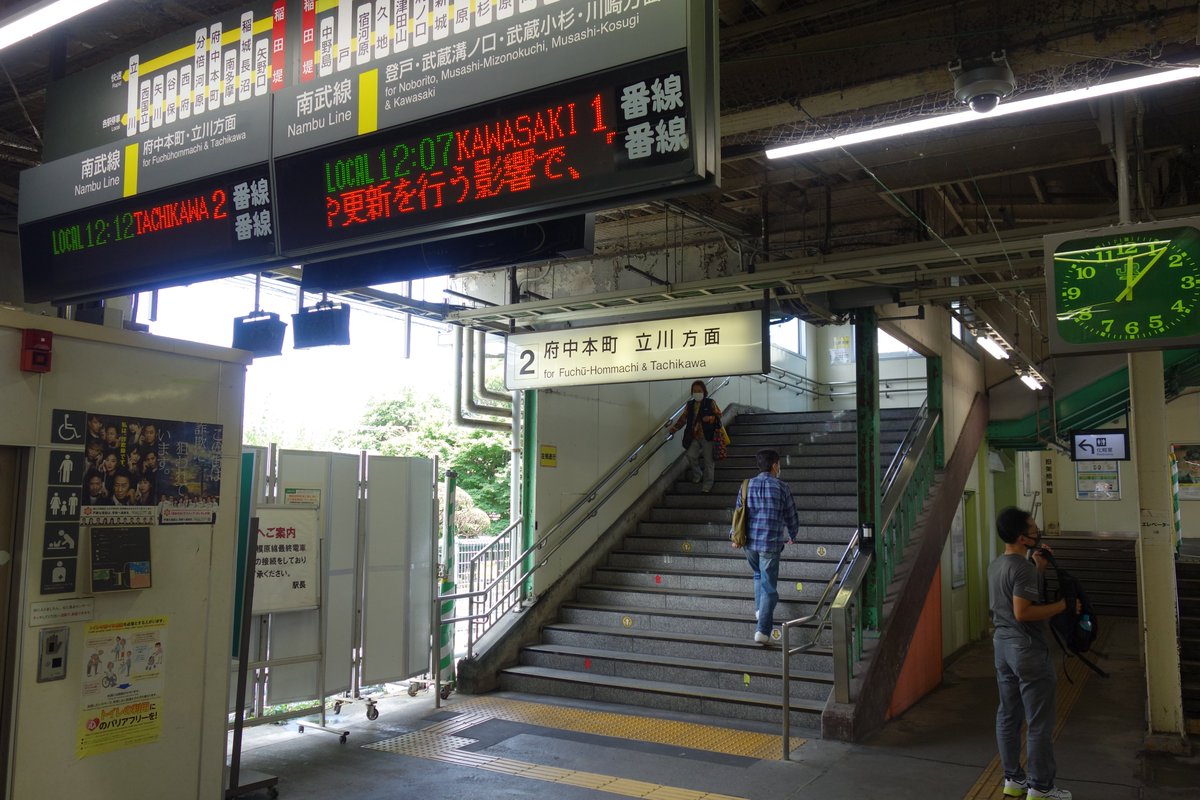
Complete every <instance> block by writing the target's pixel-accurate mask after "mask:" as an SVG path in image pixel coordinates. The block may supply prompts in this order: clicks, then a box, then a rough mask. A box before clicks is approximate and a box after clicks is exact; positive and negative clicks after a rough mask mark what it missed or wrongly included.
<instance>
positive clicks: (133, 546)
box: [91, 528, 150, 592]
mask: <svg viewBox="0 0 1200 800" xmlns="http://www.w3.org/2000/svg"><path fill="white" fill-rule="evenodd" d="M91 541H92V591H93V592H121V591H128V590H130V589H149V588H150V529H149V528H92V536H91Z"/></svg>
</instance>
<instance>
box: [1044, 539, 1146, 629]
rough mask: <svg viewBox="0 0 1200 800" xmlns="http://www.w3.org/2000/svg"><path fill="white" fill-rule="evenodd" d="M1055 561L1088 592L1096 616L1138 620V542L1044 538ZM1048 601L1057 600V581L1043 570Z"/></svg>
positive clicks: (1130, 540) (1129, 540)
mask: <svg viewBox="0 0 1200 800" xmlns="http://www.w3.org/2000/svg"><path fill="white" fill-rule="evenodd" d="M1044 541H1045V542H1046V543H1047V544H1049V545H1050V546H1051V547H1052V548H1054V558H1055V560H1056V561H1057V562H1058V563H1059V564H1061V565H1062V567H1063V569H1065V570H1066V571H1067V572H1069V573H1071V574H1072V575H1074V576H1075V577H1076V578H1077V579H1078V580H1079V582H1080V583H1082V584H1083V588H1084V589H1086V590H1087V594H1088V599H1090V600H1091V601H1092V606H1093V607H1095V609H1096V613H1097V614H1099V615H1100V618H1101V620H1102V621H1103V618H1104V617H1136V616H1137V613H1138V612H1137V542H1136V540H1135V539H1133V538H1132V537H1131V538H1115V537H1112V536H1086V535H1085V536H1079V535H1063V536H1046V537H1045V538H1044ZM1046 590H1047V597H1058V594H1057V592H1058V580H1057V576H1056V575H1055V572H1054V570H1053V569H1048V570H1046Z"/></svg>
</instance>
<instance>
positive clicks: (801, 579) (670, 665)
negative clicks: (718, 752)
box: [500, 409, 914, 731]
mask: <svg viewBox="0 0 1200 800" xmlns="http://www.w3.org/2000/svg"><path fill="white" fill-rule="evenodd" d="M913 414H914V411H912V410H909V409H896V410H887V411H884V412H882V414H881V429H882V430H881V441H882V445H881V450H882V452H883V454H884V455H883V457H882V461H883V464H882V465H881V471H882V470H883V469H884V468H885V467H886V465H887V462H888V461H890V459H891V457H892V455H893V453H894V452H895V451H896V449H897V447H898V445H899V443H900V442H901V441H902V439H903V437H904V433H905V431H906V430H907V428H908V426H909V423H910V422H911V420H912V417H913ZM729 430H730V437H731V439H732V441H733V443H732V445H731V446H730V450H729V457H728V458H726V459H725V460H724V461H719V462H717V475H716V483H714V485H713V490H712V493H711V494H708V495H705V494H702V493H700V490H699V487H698V486H696V485H694V484H692V483H690V482H689V481H688V479H687V474H686V473H685V474H684V477H683V479H682V480H681V481H679V482H678V483H676V484H675V486H674V487H673V488H672V489H671V490H670V491H669V492H668V493H667V494H666V495H665V496H664V497H663V499H662V501H661V502H660V503H659V504H658V505H657V506H656V507H655V508H653V509H652V510H651V511H650V512H649V514H648V515H647V516H646V517H645V518H644V519H642V521H641V522H640V523H639V525H638V528H637V531H636V533H634V534H632V535H630V536H628V537H627V538H626V539H625V541H624V542H623V543H622V544H621V545H620V546H619V547H618V548H617V549H616V550H614V551H613V552H612V553H611V554H610V555H609V558H608V562H607V564H606V565H605V566H603V567H601V568H599V569H597V570H596V571H595V572H594V574H593V576H592V580H591V582H590V583H586V584H584V585H583V586H581V587H580V589H579V591H578V593H577V595H576V597H575V599H574V600H572V601H570V602H567V603H564V604H563V605H562V607H561V608H560V610H559V615H558V619H557V621H555V622H554V623H552V624H550V625H547V626H546V627H545V628H543V630H542V639H541V642H539V643H538V644H535V645H532V646H529V647H526V648H524V649H523V650H522V652H521V656H520V663H519V664H517V665H515V666H512V667H509V668H507V669H505V670H503V671H502V672H501V674H500V685H501V687H502V688H503V689H507V690H510V691H520V692H528V693H533V694H547V695H555V696H563V697H573V698H579V699H587V700H597V701H603V702H609V703H625V704H630V705H637V706H640V707H644V708H658V709H667V710H672V711H681V712H689V713H699V714H707V715H713V716H723V717H732V718H737V719H750V720H758V721H767V722H779V721H780V720H781V714H782V710H781V702H782V701H781V690H782V679H781V676H780V669H781V665H782V655H781V651H780V649H779V647H778V646H773V647H764V646H762V645H759V644H755V643H754V641H753V636H754V629H755V622H754V602H753V590H752V586H751V582H750V568H749V566H748V565H747V564H746V561H745V556H744V555H743V554H742V552H741V551H738V550H734V549H733V548H732V547H731V546H730V544H729V541H728V532H729V525H730V518H731V515H732V508H733V504H734V502H735V497H736V494H737V492H738V489H739V488H740V485H741V481H742V480H744V479H746V478H750V477H752V476H754V475H756V474H757V472H758V470H757V467H756V466H755V463H754V453H755V452H756V451H758V450H759V449H761V448H764V447H773V448H775V449H776V450H778V451H779V452H780V453H781V454H782V455H783V456H784V464H783V479H784V480H785V481H787V482H788V483H789V485H790V486H791V487H792V492H793V495H794V496H795V498H796V506H797V508H798V510H799V512H800V523H801V528H800V535H799V540H798V542H799V543H798V544H796V545H788V546H786V547H785V549H784V554H783V561H782V563H781V566H780V577H779V594H780V603H779V607H778V608H777V609H776V612H775V620H776V622H781V621H783V620H786V619H795V618H797V617H801V616H804V615H805V614H807V613H809V612H810V611H811V610H812V609H813V607H814V603H815V602H816V601H817V599H818V598H819V596H820V594H821V592H822V591H823V590H824V588H825V585H826V583H827V582H828V580H829V576H830V574H831V573H832V570H833V568H834V566H835V565H836V563H837V561H838V559H839V558H840V557H841V555H842V552H843V551H844V550H845V547H846V544H847V542H848V541H849V540H850V538H851V536H852V535H853V533H854V530H855V526H856V523H857V516H858V513H857V500H856V491H855V433H854V413H853V412H852V411H851V412H840V413H830V412H809V413H795V414H742V415H739V416H738V418H737V421H736V424H734V425H732V426H730V429H729ZM832 674H833V661H832V657H831V650H830V648H829V635H828V632H827V631H826V632H825V633H824V634H823V636H822V637H821V641H820V642H819V643H818V644H817V645H816V646H815V647H814V648H813V649H812V650H810V651H809V652H808V653H806V654H804V655H801V656H799V657H794V658H793V659H792V675H791V720H792V724H793V725H797V726H800V727H802V728H805V729H808V730H809V731H815V730H819V728H820V714H821V711H822V709H823V708H824V707H825V702H826V700H827V698H828V696H829V693H830V689H831V687H832V680H833V678H832Z"/></svg>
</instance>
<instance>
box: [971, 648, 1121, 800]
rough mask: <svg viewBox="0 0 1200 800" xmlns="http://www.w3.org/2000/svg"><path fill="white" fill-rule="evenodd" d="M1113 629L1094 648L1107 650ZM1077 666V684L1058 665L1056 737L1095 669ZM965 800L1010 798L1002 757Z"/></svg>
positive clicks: (1063, 667) (1074, 679) (1063, 668)
mask: <svg viewBox="0 0 1200 800" xmlns="http://www.w3.org/2000/svg"><path fill="white" fill-rule="evenodd" d="M1109 631H1110V628H1109V627H1108V626H1107V625H1106V626H1105V627H1104V629H1103V630H1102V631H1101V632H1100V637H1099V640H1098V641H1097V642H1096V646H1095V647H1094V648H1093V650H1096V651H1098V652H1103V650H1104V645H1105V643H1106V642H1107V641H1108V634H1109ZM1073 665H1074V666H1077V669H1076V670H1075V672H1076V673H1078V674H1076V675H1074V676H1073V677H1072V678H1071V680H1073V681H1074V683H1069V682H1067V680H1066V674H1065V669H1066V664H1065V663H1063V664H1061V665H1060V666H1059V668H1058V675H1057V677H1058V683H1057V686H1056V691H1055V695H1056V697H1055V704H1054V705H1055V708H1054V712H1055V716H1056V719H1055V723H1054V738H1055V739H1057V738H1058V734H1059V733H1060V732H1061V731H1062V729H1063V726H1064V725H1066V724H1067V717H1068V716H1069V715H1070V713H1071V709H1072V708H1074V707H1075V701H1077V700H1078V699H1079V696H1080V695H1081V694H1083V687H1084V686H1086V685H1087V682H1088V678H1090V677H1091V676H1092V671H1091V670H1090V669H1088V668H1087V667H1084V666H1083V665H1082V664H1078V662H1074V663H1073ZM1021 736H1022V741H1023V740H1024V736H1025V729H1024V728H1022V729H1021ZM1021 763H1022V764H1024V763H1025V748H1024V746H1023V745H1022V748H1021ZM963 800H1009V798H1006V797H1005V796H1004V767H1002V766H1001V765H1000V756H999V755H997V756H995V757H994V758H993V759H992V761H991V763H990V764H988V765H987V767H986V768H985V769H984V770H983V774H982V775H980V776H979V780H977V781H975V785H974V786H972V787H971V789H970V791H968V792H967V793H966V795H964V796H963Z"/></svg>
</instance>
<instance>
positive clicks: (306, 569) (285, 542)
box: [254, 506, 319, 614]
mask: <svg viewBox="0 0 1200 800" xmlns="http://www.w3.org/2000/svg"><path fill="white" fill-rule="evenodd" d="M317 586H318V578H317V512H316V511H315V510H314V509H309V508H303V507H300V508H297V507H281V506H260V507H259V508H258V535H257V536H256V537H255V551H254V613H255V614H265V613H268V612H278V611H300V610H303V609H306V608H315V607H316V606H317V604H318V602H319V599H318V596H317Z"/></svg>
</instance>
